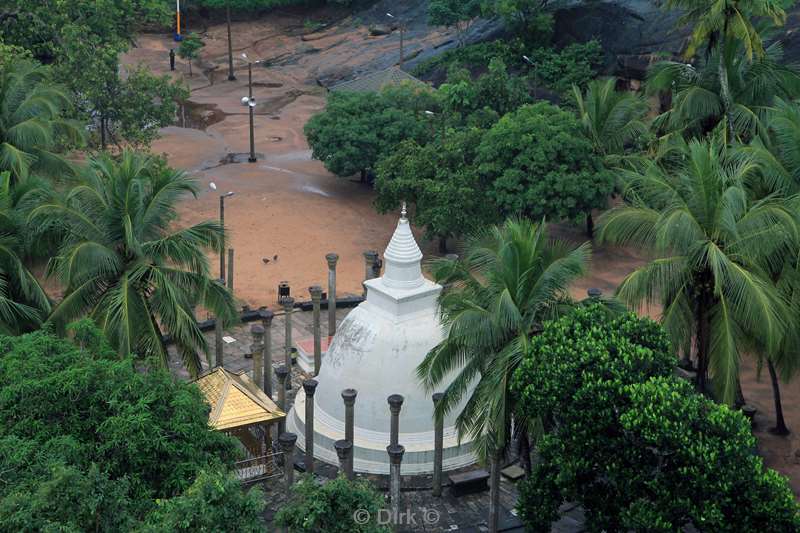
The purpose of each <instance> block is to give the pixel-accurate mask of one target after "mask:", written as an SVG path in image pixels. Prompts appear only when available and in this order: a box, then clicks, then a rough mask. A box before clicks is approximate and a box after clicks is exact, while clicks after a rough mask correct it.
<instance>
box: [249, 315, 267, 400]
mask: <svg viewBox="0 0 800 533" xmlns="http://www.w3.org/2000/svg"><path fill="white" fill-rule="evenodd" d="M250 334H251V335H252V336H253V344H251V345H250V352H251V353H252V354H253V381H255V382H256V385H258V388H259V389H263V388H264V327H263V326H262V325H261V324H253V325H252V326H250Z"/></svg>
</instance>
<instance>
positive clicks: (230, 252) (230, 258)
mask: <svg viewBox="0 0 800 533" xmlns="http://www.w3.org/2000/svg"><path fill="white" fill-rule="evenodd" d="M228 290H229V291H231V292H233V248H228Z"/></svg>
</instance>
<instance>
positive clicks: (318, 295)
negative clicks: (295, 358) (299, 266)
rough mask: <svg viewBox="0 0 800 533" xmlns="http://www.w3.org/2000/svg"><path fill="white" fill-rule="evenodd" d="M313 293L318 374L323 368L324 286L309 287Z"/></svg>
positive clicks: (315, 369) (315, 352)
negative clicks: (322, 306) (320, 316)
mask: <svg viewBox="0 0 800 533" xmlns="http://www.w3.org/2000/svg"><path fill="white" fill-rule="evenodd" d="M308 292H309V293H311V305H312V307H313V315H314V328H313V329H314V375H315V376H318V375H319V371H320V369H321V368H322V328H321V326H320V318H319V314H320V307H321V301H322V287H320V286H319V285H314V286H312V287H309V288H308Z"/></svg>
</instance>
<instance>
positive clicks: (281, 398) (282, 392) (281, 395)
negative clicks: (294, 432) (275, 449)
mask: <svg viewBox="0 0 800 533" xmlns="http://www.w3.org/2000/svg"><path fill="white" fill-rule="evenodd" d="M275 375H276V376H278V407H280V408H281V411H283V412H284V413H286V381H287V379H286V378H287V377H288V376H289V369H287V368H286V366H285V365H281V366H279V367H278V368H276V369H275ZM286 414H287V415H288V413H286ZM284 431H286V419H284V420H281V421H280V423H279V424H278V433H279V434H280V433H283V432H284Z"/></svg>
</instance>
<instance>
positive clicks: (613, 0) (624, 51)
mask: <svg viewBox="0 0 800 533" xmlns="http://www.w3.org/2000/svg"><path fill="white" fill-rule="evenodd" d="M573 4H574V5H571V6H569V7H564V8H562V9H559V10H558V11H557V12H556V13H555V36H556V43H557V44H558V45H559V46H563V45H566V44H569V43H572V42H585V41H588V40H591V39H598V40H599V41H600V42H601V44H602V45H603V49H604V50H605V51H606V55H607V62H606V73H607V74H614V75H616V76H620V77H623V78H634V79H643V78H644V76H645V74H646V72H647V68H648V67H649V66H650V65H651V64H652V63H655V62H657V61H660V60H663V59H671V58H678V57H680V56H681V53H682V52H683V50H684V47H685V45H686V41H687V38H688V36H689V29H687V28H680V27H678V18H679V16H680V14H679V13H678V12H676V11H667V10H665V9H664V8H663V7H662V4H663V2H662V1H660V0H596V1H591V2H590V1H578V2H574V3H573ZM788 15H789V16H788V20H787V21H786V25H785V26H784V28H782V30H781V31H780V32H779V33H778V35H777V36H776V37H777V38H778V39H781V40H783V42H784V46H785V49H786V57H785V59H786V61H787V62H795V63H797V62H800V31H798V29H799V28H800V7H795V8H792V9H790V10H789V12H788Z"/></svg>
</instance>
